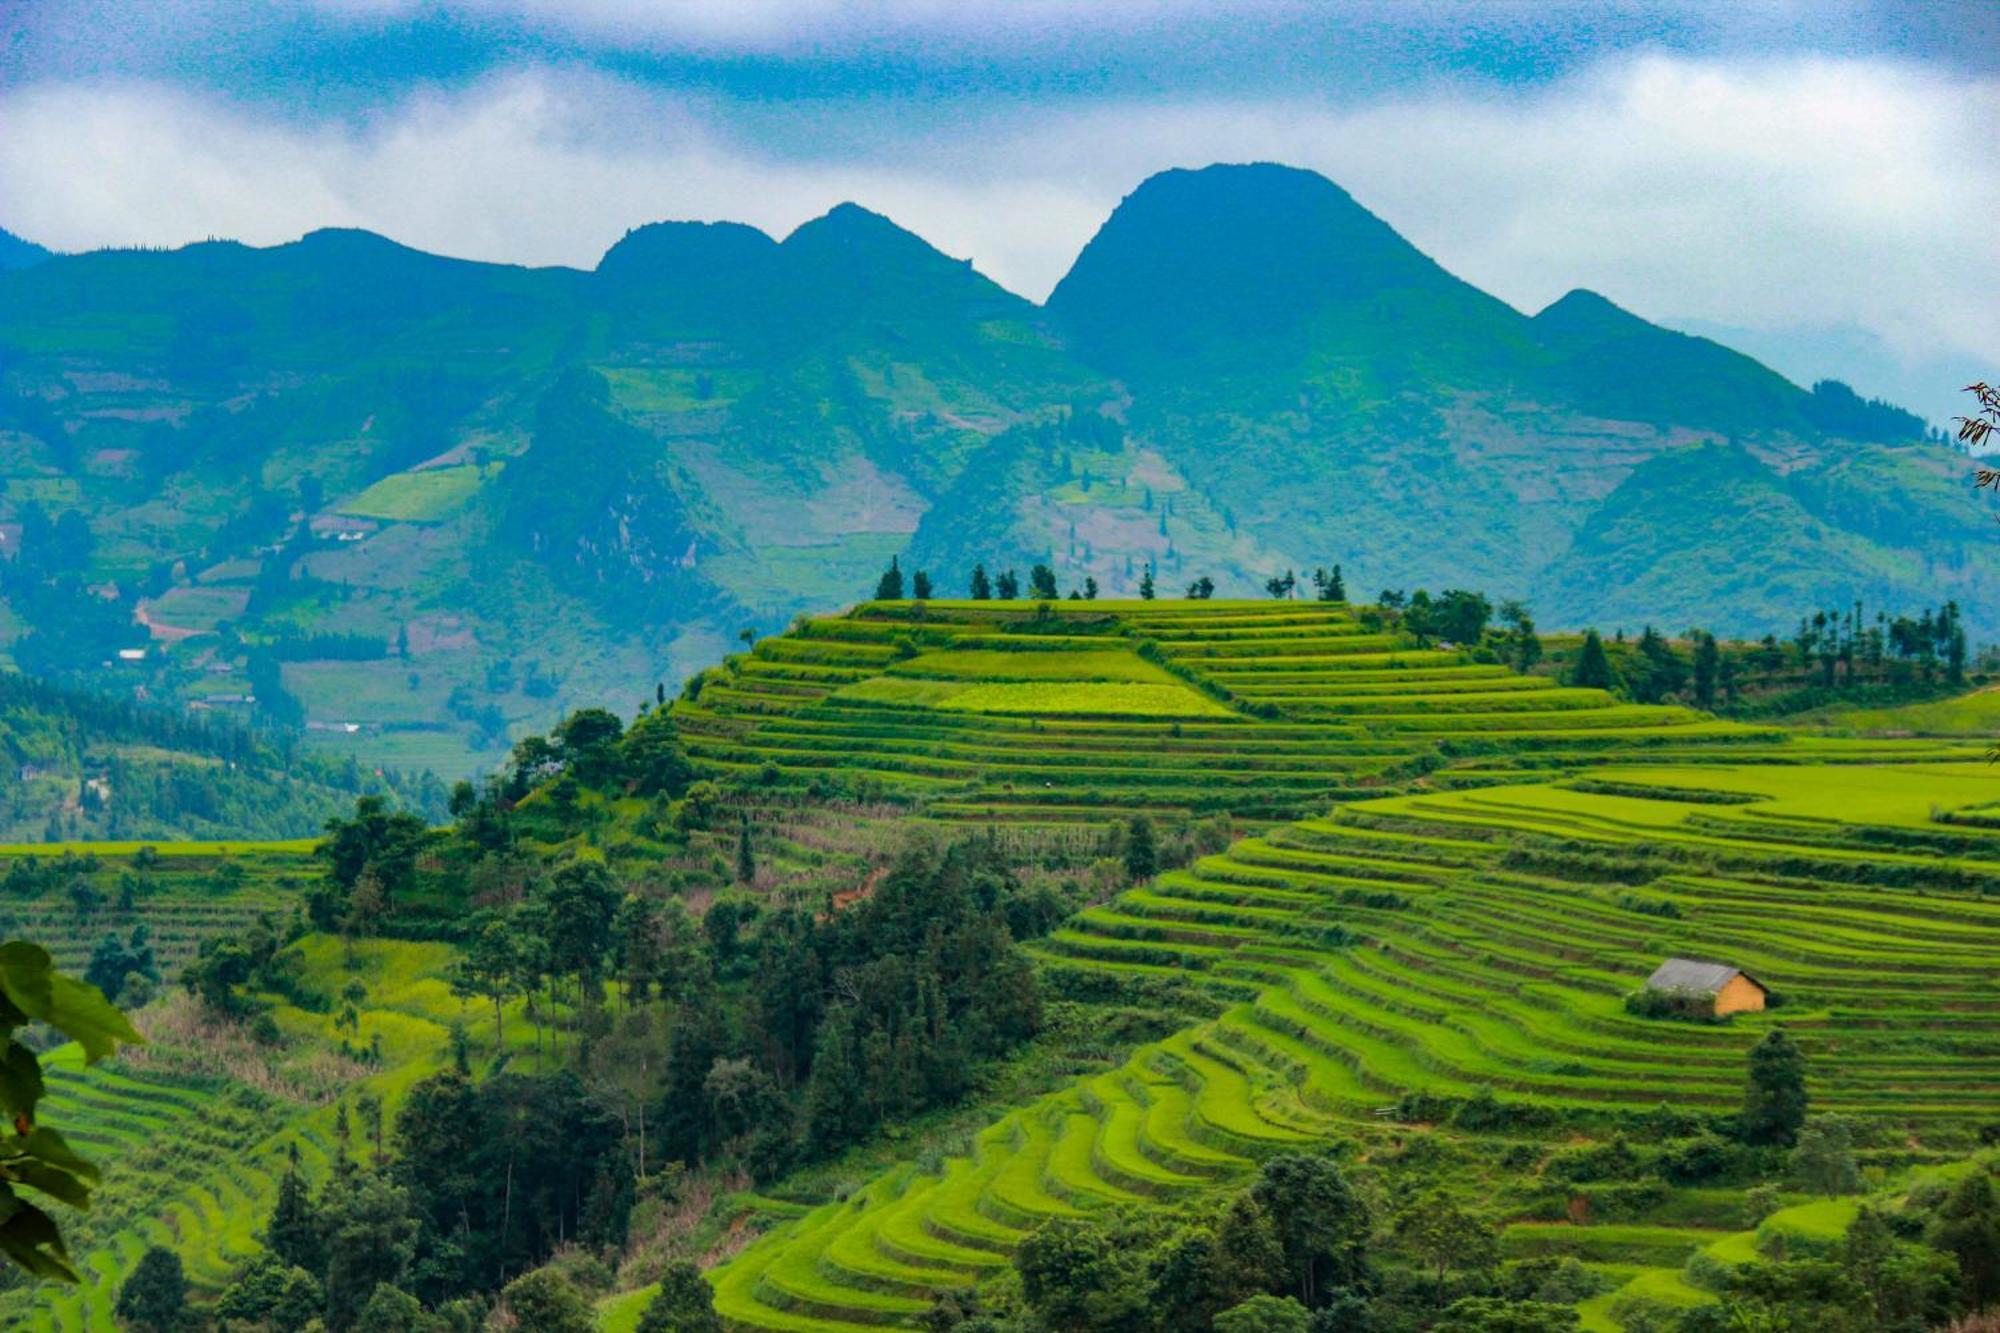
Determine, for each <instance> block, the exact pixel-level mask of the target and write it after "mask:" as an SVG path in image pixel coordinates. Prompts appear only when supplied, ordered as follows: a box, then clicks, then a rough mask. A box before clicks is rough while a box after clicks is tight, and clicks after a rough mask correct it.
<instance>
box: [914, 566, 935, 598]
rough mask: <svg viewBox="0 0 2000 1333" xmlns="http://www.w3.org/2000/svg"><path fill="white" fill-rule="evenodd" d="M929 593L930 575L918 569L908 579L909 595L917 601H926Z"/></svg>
mask: <svg viewBox="0 0 2000 1333" xmlns="http://www.w3.org/2000/svg"><path fill="white" fill-rule="evenodd" d="M930 595H931V576H930V575H929V574H926V573H925V572H924V571H923V570H921V569H920V570H918V571H917V572H916V574H915V575H913V576H912V577H911V579H910V596H912V597H914V598H916V599H917V600H918V601H920V602H922V601H928V600H929V599H930Z"/></svg>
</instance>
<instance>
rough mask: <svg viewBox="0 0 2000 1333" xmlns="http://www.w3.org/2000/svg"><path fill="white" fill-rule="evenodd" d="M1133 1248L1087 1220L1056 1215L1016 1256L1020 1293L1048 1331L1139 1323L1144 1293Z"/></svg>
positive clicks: (1084, 1332) (1082, 1331)
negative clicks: (1119, 1243)
mask: <svg viewBox="0 0 2000 1333" xmlns="http://www.w3.org/2000/svg"><path fill="white" fill-rule="evenodd" d="M1138 1257H1139V1256H1138V1255H1136V1254H1135V1253H1134V1252H1133V1250H1132V1247H1129V1246H1119V1245H1116V1244H1114V1243H1113V1238H1112V1236H1111V1235H1110V1233H1108V1232H1107V1231H1106V1230H1105V1228H1104V1227H1103V1226H1102V1225H1101V1224H1099V1223H1097V1222H1095V1221H1091V1220H1086V1219H1081V1218H1057V1219H1055V1220H1054V1221H1050V1222H1044V1223H1043V1224H1042V1225H1041V1226H1040V1227H1037V1228H1036V1229H1035V1230H1034V1231H1031V1232H1029V1233H1028V1237H1027V1239H1026V1240H1024V1241H1022V1242H1021V1246H1020V1249H1019V1250H1017V1251H1016V1253H1015V1256H1014V1267H1015V1268H1016V1269H1017V1270H1018V1271H1019V1272H1020V1274H1021V1294H1022V1296H1023V1297H1025V1298H1026V1300H1027V1303H1028V1305H1029V1307H1030V1308H1031V1309H1032V1310H1033V1311H1034V1312H1035V1314H1036V1316H1037V1317H1038V1318H1039V1319H1040V1320H1041V1323H1042V1326H1043V1327H1045V1328H1050V1329H1058V1328H1059V1329H1064V1330H1076V1331H1078V1333H1087V1331H1091V1330H1105V1333H1110V1331H1111V1330H1119V1329H1126V1328H1132V1327H1143V1325H1141V1324H1139V1323H1138V1321H1139V1319H1140V1318H1141V1316H1143V1314H1144V1313H1145V1311H1146V1304H1147V1292H1146V1288H1145V1285H1144V1283H1143V1282H1142V1281H1141V1275H1140V1274H1139V1272H1138V1271H1137V1260H1138Z"/></svg>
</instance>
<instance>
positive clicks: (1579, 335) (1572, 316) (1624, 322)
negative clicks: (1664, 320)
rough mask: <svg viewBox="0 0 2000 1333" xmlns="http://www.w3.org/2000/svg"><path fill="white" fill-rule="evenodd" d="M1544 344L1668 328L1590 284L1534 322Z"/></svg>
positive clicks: (1573, 290)
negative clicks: (1602, 293)
mask: <svg viewBox="0 0 2000 1333" xmlns="http://www.w3.org/2000/svg"><path fill="white" fill-rule="evenodd" d="M1530 322H1531V323H1532V324H1533V325H1534V326H1535V333H1536V335H1537V336H1538V337H1540V338H1541V339H1542V341H1543V342H1544V343H1561V342H1579V341H1589V342H1597V341H1602V340H1603V339H1605V338H1616V337H1628V336H1632V335H1637V334H1644V333H1664V332H1666V330H1664V329H1662V328H1660V327H1659V326H1658V325H1656V324H1653V323H1650V322H1648V321H1646V320H1644V319H1641V318H1640V317H1639V316H1637V315H1635V314H1633V313H1632V312H1631V311H1629V310H1627V309H1625V307H1623V306H1621V305H1619V304H1617V303H1616V302H1615V301H1612V300H1611V299H1610V298H1608V297H1605V296H1600V295H1599V294H1598V293H1596V292H1593V291H1591V290H1590V289H1589V288H1586V287H1573V288H1571V289H1570V290H1569V291H1567V292H1564V293H1563V294H1562V295H1561V296H1560V297H1558V298H1557V299H1556V300H1554V301H1551V302H1550V303H1549V304H1548V305H1546V306H1544V307H1543V308H1542V309H1541V311H1540V312H1538V313H1537V314H1536V315H1535V317H1534V318H1533V320H1531V321H1530Z"/></svg>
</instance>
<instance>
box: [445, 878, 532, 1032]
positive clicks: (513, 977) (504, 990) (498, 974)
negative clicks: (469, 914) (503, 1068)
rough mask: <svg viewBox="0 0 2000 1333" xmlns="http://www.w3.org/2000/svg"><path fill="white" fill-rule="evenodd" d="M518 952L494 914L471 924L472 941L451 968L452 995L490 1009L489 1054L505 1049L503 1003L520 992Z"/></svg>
mask: <svg viewBox="0 0 2000 1333" xmlns="http://www.w3.org/2000/svg"><path fill="white" fill-rule="evenodd" d="M520 971H521V950H520V944H519V941H518V940H517V939H516V937H515V931H514V926H513V923H511V922H510V921H508V920H507V919H506V918H505V917H504V916H501V915H500V914H499V913H497V912H488V913H484V914H482V916H481V917H479V918H475V920H474V922H473V929H472V938H471V940H470V941H469V942H468V944H467V946H466V948H465V950H464V951H463V952H462V953H461V954H460V955H459V956H458V958H457V959H455V960H454V961H453V963H452V966H451V990H452V994H454V995H456V996H458V997H459V998H460V999H473V998H475V997H476V998H479V999H483V1000H485V1001H487V1002H488V1003H490V1004H491V1005H492V1006H493V1053H494V1054H495V1055H499V1054H501V1053H502V1052H504V1051H505V1050H506V1047H507V1029H506V1012H507V1001H508V999H509V998H510V997H512V996H513V995H515V994H516V993H518V991H519V989H520Z"/></svg>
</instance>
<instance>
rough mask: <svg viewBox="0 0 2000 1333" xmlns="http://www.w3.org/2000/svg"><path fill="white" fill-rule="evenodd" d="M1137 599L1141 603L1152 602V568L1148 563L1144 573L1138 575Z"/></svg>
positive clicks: (1150, 563)
mask: <svg viewBox="0 0 2000 1333" xmlns="http://www.w3.org/2000/svg"><path fill="white" fill-rule="evenodd" d="M1139 597H1140V600H1142V601H1147V602H1150V601H1152V600H1153V566H1152V562H1150V561H1148V562H1147V564H1146V568H1145V570H1144V572H1142V573H1141V574H1140V575H1139Z"/></svg>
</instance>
